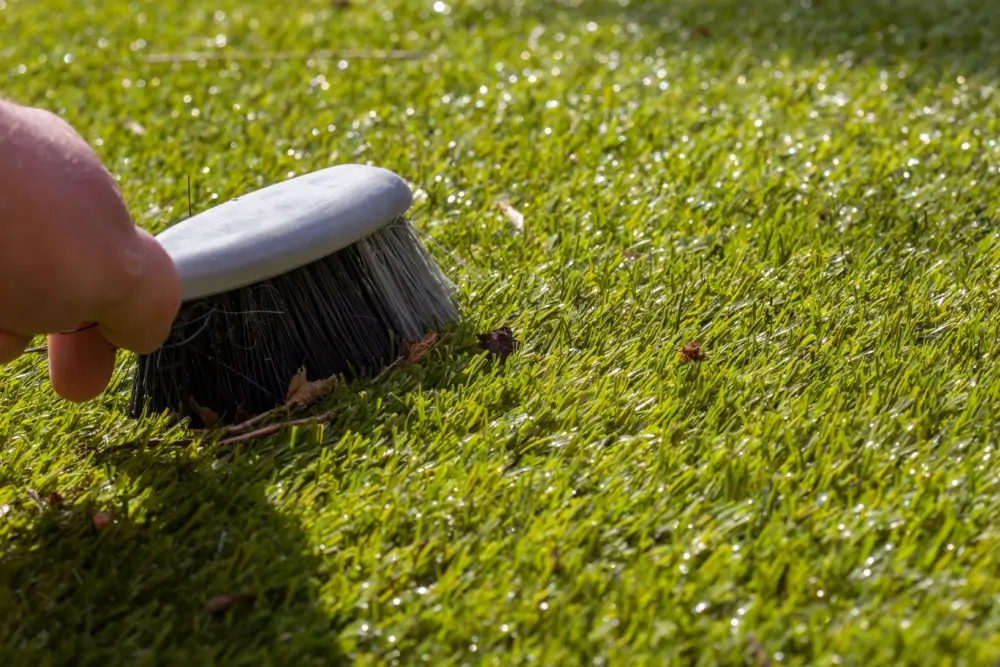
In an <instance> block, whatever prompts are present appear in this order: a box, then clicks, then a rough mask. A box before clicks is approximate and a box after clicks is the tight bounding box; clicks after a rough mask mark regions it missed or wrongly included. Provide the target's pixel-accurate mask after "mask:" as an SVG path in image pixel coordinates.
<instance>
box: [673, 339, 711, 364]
mask: <svg viewBox="0 0 1000 667" xmlns="http://www.w3.org/2000/svg"><path fill="white" fill-rule="evenodd" d="M680 357H681V361H682V362H688V361H704V360H705V359H706V358H707V357H706V355H705V350H704V348H702V346H701V341H697V340H696V341H692V342H690V343H688V344H687V345H685V346H684V347H682V348H681V352H680Z"/></svg>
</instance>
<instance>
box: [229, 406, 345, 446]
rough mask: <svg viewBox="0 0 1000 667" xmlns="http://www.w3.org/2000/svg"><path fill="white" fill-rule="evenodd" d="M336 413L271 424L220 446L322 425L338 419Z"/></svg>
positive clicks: (233, 438) (325, 413) (238, 436)
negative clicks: (286, 430) (335, 418)
mask: <svg viewBox="0 0 1000 667" xmlns="http://www.w3.org/2000/svg"><path fill="white" fill-rule="evenodd" d="M336 416H337V415H336V413H334V412H324V413H323V414H321V415H317V416H316V417H303V418H302V419H293V420H291V421H287V422H282V423H280V424H271V425H270V426H265V427H264V428H259V429H257V430H256V431H250V432H249V433H243V434H241V435H237V436H234V437H232V438H226V439H225V440H220V441H219V443H218V444H220V445H235V444H237V443H240V442H245V441H247V440H254V439H256V438H265V437H267V436H269V435H274V434H275V433H277V432H278V431H280V430H281V429H283V428H288V427H291V426H306V425H309V424H322V423H324V422H328V421H331V420H333V418H334V417H336Z"/></svg>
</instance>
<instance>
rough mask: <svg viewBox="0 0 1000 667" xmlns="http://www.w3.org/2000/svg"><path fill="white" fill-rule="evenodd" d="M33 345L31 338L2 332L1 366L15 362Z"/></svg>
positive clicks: (0, 341)
mask: <svg viewBox="0 0 1000 667" xmlns="http://www.w3.org/2000/svg"><path fill="white" fill-rule="evenodd" d="M29 343H31V337H30V336H22V335H21V334H16V333H11V332H9V331H3V330H0V364H6V363H9V362H11V361H14V360H15V359H17V358H18V357H20V356H21V354H22V353H24V350H25V348H27V347H28V344H29Z"/></svg>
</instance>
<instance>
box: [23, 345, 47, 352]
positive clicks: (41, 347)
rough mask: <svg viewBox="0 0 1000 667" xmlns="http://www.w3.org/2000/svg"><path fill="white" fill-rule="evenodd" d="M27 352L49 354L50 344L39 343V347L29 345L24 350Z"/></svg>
mask: <svg viewBox="0 0 1000 667" xmlns="http://www.w3.org/2000/svg"><path fill="white" fill-rule="evenodd" d="M24 353H25V354H48V353H49V347H48V345H39V346H38V347H29V348H28V349H26V350H25V351H24Z"/></svg>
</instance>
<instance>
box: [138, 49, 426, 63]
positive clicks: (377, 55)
mask: <svg viewBox="0 0 1000 667" xmlns="http://www.w3.org/2000/svg"><path fill="white" fill-rule="evenodd" d="M436 57H437V56H435V55H432V54H428V53H425V52H423V51H401V50H390V51H368V50H364V51H362V50H351V49H321V50H319V51H272V52H262V53H246V52H241V51H228V52H227V51H218V52H215V51H189V52H187V53H151V54H149V55H148V56H145V57H144V58H143V61H144V62H147V63H196V62H200V61H202V60H306V59H309V58H315V59H319V60H332V59H334V58H337V59H341V60H423V59H426V58H436Z"/></svg>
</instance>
